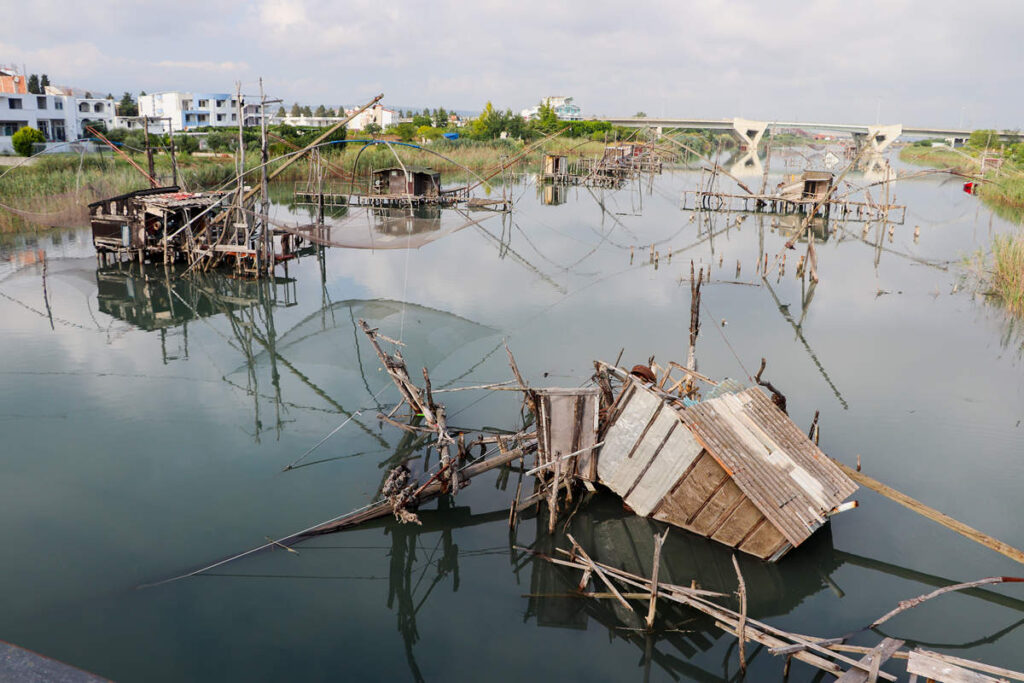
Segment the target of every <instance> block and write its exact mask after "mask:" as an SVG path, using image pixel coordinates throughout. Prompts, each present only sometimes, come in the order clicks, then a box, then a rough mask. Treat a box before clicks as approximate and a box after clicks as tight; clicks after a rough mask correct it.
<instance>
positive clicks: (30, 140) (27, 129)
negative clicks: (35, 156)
mask: <svg viewBox="0 0 1024 683" xmlns="http://www.w3.org/2000/svg"><path fill="white" fill-rule="evenodd" d="M37 142H46V136H44V135H43V134H42V133H41V132H39V131H38V130H36V129H35V128H33V127H32V126H23V127H22V128H19V129H18V131H17V132H16V133H15V134H14V135H12V136H11V146H12V147H14V151H15V152H17V153H18V154H20V155H21V156H23V157H30V156H32V145H33V144H35V143H37Z"/></svg>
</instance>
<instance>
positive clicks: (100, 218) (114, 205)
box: [89, 186, 227, 259]
mask: <svg viewBox="0 0 1024 683" xmlns="http://www.w3.org/2000/svg"><path fill="white" fill-rule="evenodd" d="M226 196H227V193H224V192H198V193H188V192H181V191H180V190H179V188H178V187H177V186H170V187H154V188H150V189H146V190H137V191H135V192H128V193H126V194H122V195H118V196H116V197H110V198H108V199H101V200H99V201H96V202H93V203H92V204H89V222H90V224H91V225H92V242H93V246H94V247H95V248H96V251H97V253H99V254H101V255H104V254H115V255H118V256H125V255H127V256H129V257H131V256H134V255H136V254H138V255H139V256H140V259H141V258H144V256H145V253H146V252H147V251H149V250H151V249H152V248H154V247H156V246H157V245H158V244H159V242H160V241H161V239H162V237H163V236H164V234H165V231H164V228H165V227H166V229H167V232H168V233H173V232H174V231H176V230H177V229H178V228H180V227H181V226H183V225H185V224H186V223H188V222H189V221H190V220H191V219H193V218H195V219H196V220H195V223H194V227H195V228H196V229H197V230H202V229H204V228H206V226H207V225H208V224H209V222H210V221H211V220H212V219H213V218H215V217H216V215H217V211H218V210H217V209H214V208H213V207H216V205H217V204H219V203H220V202H222V201H223V200H224V198H225V197H226ZM203 212H206V215H205V216H200V215H199V214H201V213H203ZM161 251H162V247H161Z"/></svg>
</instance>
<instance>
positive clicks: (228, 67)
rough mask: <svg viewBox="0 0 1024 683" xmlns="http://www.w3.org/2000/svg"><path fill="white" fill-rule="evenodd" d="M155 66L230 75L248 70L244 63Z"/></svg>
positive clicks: (184, 63)
mask: <svg viewBox="0 0 1024 683" xmlns="http://www.w3.org/2000/svg"><path fill="white" fill-rule="evenodd" d="M155 66H159V67H163V68H165V69H200V70H203V71H227V72H230V73H236V74H237V73H239V72H243V71H248V70H249V65H248V64H246V63H245V62H178V61H173V60H166V59H165V60H163V61H161V62H157V63H156V65H155Z"/></svg>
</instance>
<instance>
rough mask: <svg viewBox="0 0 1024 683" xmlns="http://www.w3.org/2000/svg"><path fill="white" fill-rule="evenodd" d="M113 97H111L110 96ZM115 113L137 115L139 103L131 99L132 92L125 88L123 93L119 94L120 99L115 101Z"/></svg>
mask: <svg viewBox="0 0 1024 683" xmlns="http://www.w3.org/2000/svg"><path fill="white" fill-rule="evenodd" d="M111 99H113V97H111ZM117 114H118V116H138V115H139V105H137V104H136V103H135V100H133V99H132V94H131V93H130V92H128V91H127V90H126V91H125V92H124V95H122V96H121V101H120V102H118V103H117Z"/></svg>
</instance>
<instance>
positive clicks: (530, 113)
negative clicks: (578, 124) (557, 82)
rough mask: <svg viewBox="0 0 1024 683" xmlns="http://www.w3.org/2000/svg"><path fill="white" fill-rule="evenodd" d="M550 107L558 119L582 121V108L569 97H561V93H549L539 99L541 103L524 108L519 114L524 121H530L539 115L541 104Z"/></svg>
mask: <svg viewBox="0 0 1024 683" xmlns="http://www.w3.org/2000/svg"><path fill="white" fill-rule="evenodd" d="M542 105H544V106H548V107H551V108H552V109H553V110H554V111H555V116H557V117H558V120H559V121H582V120H583V110H582V109H580V106H579V105H578V104H575V103H574V102H573V101H572V98H571V97H563V96H561V95H551V96H549V97H545V98H544V99H542V100H541V104H538V105H537V106H535V107H530V108H529V109H524V110H522V111H521V112H519V114H520V116H522V117H523V119H525V120H526V121H531V120H534V119H537V118H539V117H540V108H541V106H542Z"/></svg>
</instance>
